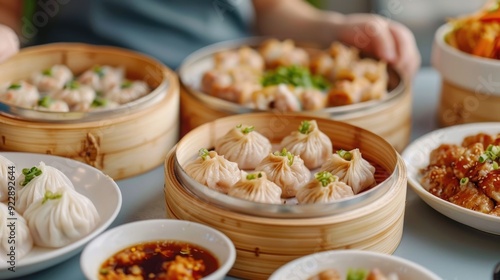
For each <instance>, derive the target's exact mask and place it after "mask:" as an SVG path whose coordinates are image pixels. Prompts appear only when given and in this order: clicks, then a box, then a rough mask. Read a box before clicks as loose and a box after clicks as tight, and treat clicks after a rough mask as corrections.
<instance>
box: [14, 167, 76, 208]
mask: <svg viewBox="0 0 500 280" xmlns="http://www.w3.org/2000/svg"><path fill="white" fill-rule="evenodd" d="M19 187H20V190H18V192H17V197H16V210H17V211H18V212H19V213H21V214H24V211H26V209H27V208H28V207H29V206H30V205H31V204H32V203H34V202H36V201H38V200H40V199H43V197H44V195H45V193H46V192H47V191H51V192H58V191H59V190H60V189H72V190H74V189H75V187H74V186H73V183H72V182H71V181H70V180H69V178H68V177H67V176H66V175H65V174H64V173H62V172H61V171H60V170H59V169H57V168H55V167H52V166H48V165H45V163H44V162H40V164H39V165H38V166H34V167H32V168H24V169H23V171H22V174H21V175H20V176H19Z"/></svg>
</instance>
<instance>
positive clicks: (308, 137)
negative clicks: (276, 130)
mask: <svg viewBox="0 0 500 280" xmlns="http://www.w3.org/2000/svg"><path fill="white" fill-rule="evenodd" d="M280 146H281V148H287V149H288V150H289V151H290V152H291V153H293V154H295V155H299V156H300V158H302V159H303V160H304V164H305V165H306V166H307V168H309V169H315V168H318V167H320V166H321V165H322V164H323V163H324V162H325V161H326V160H327V159H328V158H329V157H330V155H331V154H332V151H333V148H332V141H331V140H330V138H328V136H327V135H326V134H324V133H323V132H321V131H320V130H319V128H318V124H317V123H316V121H315V120H311V121H303V122H302V123H301V124H300V126H299V129H298V130H296V131H294V132H292V133H291V134H290V135H288V136H286V137H285V138H283V140H282V141H281V144H280Z"/></svg>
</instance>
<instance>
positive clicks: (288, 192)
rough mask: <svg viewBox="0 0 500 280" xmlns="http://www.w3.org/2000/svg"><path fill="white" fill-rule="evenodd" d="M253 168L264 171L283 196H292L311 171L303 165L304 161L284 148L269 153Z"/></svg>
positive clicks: (307, 180)
mask: <svg viewBox="0 0 500 280" xmlns="http://www.w3.org/2000/svg"><path fill="white" fill-rule="evenodd" d="M255 170H257V171H262V172H264V173H266V175H267V177H268V178H269V180H271V181H273V182H274V183H275V184H276V185H278V186H279V187H280V188H281V190H282V193H281V197H283V198H290V197H294V196H295V194H296V193H297V189H298V188H300V187H302V186H304V185H305V184H306V183H307V182H309V179H310V178H311V172H310V171H309V169H307V167H306V166H305V165H304V161H303V160H302V159H301V158H300V157H299V156H296V155H294V154H292V153H290V152H289V151H287V150H286V149H285V148H283V150H282V151H281V152H274V153H272V154H269V155H268V156H267V157H266V158H264V160H262V161H261V162H260V163H259V165H257V167H256V168H255Z"/></svg>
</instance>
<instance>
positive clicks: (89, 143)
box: [80, 132, 100, 168]
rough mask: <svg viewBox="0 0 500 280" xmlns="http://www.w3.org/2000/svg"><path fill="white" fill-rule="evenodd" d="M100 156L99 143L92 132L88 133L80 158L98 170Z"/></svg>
mask: <svg viewBox="0 0 500 280" xmlns="http://www.w3.org/2000/svg"><path fill="white" fill-rule="evenodd" d="M99 154H100V147H99V141H98V140H97V138H96V137H95V136H94V135H93V134H92V133H90V132H87V136H86V138H85V140H83V147H82V151H81V152H80V156H81V157H82V158H83V160H84V161H85V163H86V164H88V165H91V166H93V167H96V168H97V158H98V157H99Z"/></svg>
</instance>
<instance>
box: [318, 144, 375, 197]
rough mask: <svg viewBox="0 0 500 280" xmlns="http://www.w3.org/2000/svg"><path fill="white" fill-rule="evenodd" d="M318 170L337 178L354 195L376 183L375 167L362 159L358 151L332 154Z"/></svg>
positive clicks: (341, 151)
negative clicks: (347, 186) (350, 188)
mask: <svg viewBox="0 0 500 280" xmlns="http://www.w3.org/2000/svg"><path fill="white" fill-rule="evenodd" d="M320 170H321V171H329V172H331V173H332V174H333V175H336V176H338V177H339V179H340V181H342V182H345V183H346V184H348V185H349V186H351V187H352V189H353V191H354V193H355V194H358V193H360V192H361V191H363V190H365V189H367V188H369V187H371V186H372V185H373V184H375V183H376V181H375V167H374V166H373V165H371V164H370V163H369V162H368V161H367V160H365V159H364V158H363V157H362V155H361V151H360V150H359V149H353V150H351V151H343V150H340V151H338V152H337V153H334V154H332V156H331V157H330V158H329V159H328V160H327V161H326V162H325V163H324V164H323V165H322V166H321V168H320Z"/></svg>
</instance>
